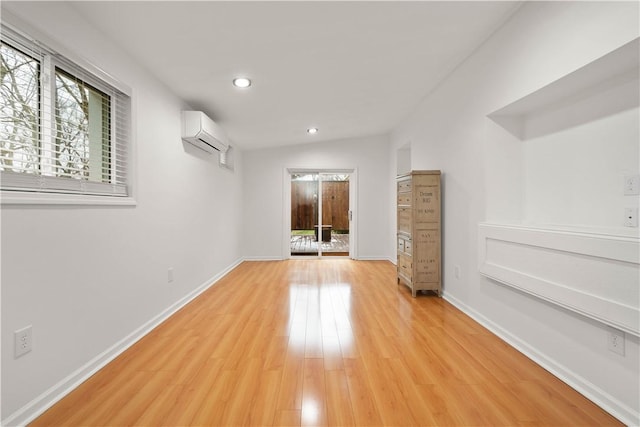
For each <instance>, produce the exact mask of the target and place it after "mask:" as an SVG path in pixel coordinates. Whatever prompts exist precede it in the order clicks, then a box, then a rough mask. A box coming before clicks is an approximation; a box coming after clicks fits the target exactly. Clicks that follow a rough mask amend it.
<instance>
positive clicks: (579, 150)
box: [389, 2, 640, 425]
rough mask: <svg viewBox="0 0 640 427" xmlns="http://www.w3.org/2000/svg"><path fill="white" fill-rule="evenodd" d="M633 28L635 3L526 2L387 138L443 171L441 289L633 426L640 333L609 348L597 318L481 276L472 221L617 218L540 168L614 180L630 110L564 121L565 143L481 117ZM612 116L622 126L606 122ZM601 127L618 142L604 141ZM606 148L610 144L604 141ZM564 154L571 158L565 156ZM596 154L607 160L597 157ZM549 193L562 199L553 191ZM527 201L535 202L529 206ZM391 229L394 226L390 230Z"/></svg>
mask: <svg viewBox="0 0 640 427" xmlns="http://www.w3.org/2000/svg"><path fill="white" fill-rule="evenodd" d="M638 34H639V24H638V3H635V2H626V3H615V2H532V3H525V4H524V5H523V6H522V7H521V8H520V9H519V10H518V12H516V14H515V15H514V16H513V17H512V18H511V19H510V20H509V21H508V22H507V23H506V24H505V26H504V27H502V28H501V29H500V30H498V31H497V32H496V33H495V34H494V35H493V36H492V37H491V38H490V39H489V40H488V41H487V42H485V43H484V45H483V46H481V48H480V49H479V50H477V51H476V52H475V53H474V54H473V55H472V56H470V57H469V58H468V59H467V60H466V61H465V62H464V63H463V64H462V65H461V66H460V67H459V68H458V69H457V70H456V71H455V72H454V73H452V74H451V75H450V76H449V77H448V78H447V79H446V81H445V82H443V83H442V84H441V85H440V86H439V87H438V88H437V89H436V90H435V91H434V92H433V93H432V94H431V95H430V96H429V97H428V98H427V99H426V100H425V101H424V102H423V103H422V104H421V105H420V106H419V107H418V108H417V110H416V111H415V112H414V113H413V114H412V115H411V117H409V118H408V119H407V120H406V121H405V122H404V123H403V124H401V125H400V126H399V127H398V128H397V129H396V130H395V131H394V132H393V133H392V135H391V147H390V157H392V159H394V161H395V153H396V150H397V149H398V148H399V147H401V146H403V145H405V144H406V143H408V142H410V143H411V157H412V158H411V164H412V168H413V169H442V171H443V211H444V214H443V218H444V224H443V226H444V232H443V237H444V244H443V250H444V257H443V258H444V264H443V277H444V292H445V297H446V298H448V299H449V300H451V301H453V302H455V303H456V304H458V305H459V306H460V307H462V308H463V309H465V311H467V312H468V313H470V314H472V315H474V316H475V317H476V318H477V319H479V320H481V321H483V322H484V323H485V324H486V325H488V326H490V327H492V328H493V329H494V330H495V331H496V332H499V333H500V334H501V335H502V336H503V337H505V338H508V339H509V340H510V341H511V342H512V343H513V344H515V345H517V346H518V347H519V348H520V349H522V350H524V351H526V352H527V353H528V354H529V355H530V356H532V357H535V358H536V360H538V361H540V362H541V363H543V364H544V365H545V366H546V367H548V368H550V369H552V370H553V371H554V372H555V373H556V374H558V375H559V376H561V377H563V378H565V379H566V380H567V381H569V382H571V383H572V384H574V385H575V386H577V387H580V389H581V390H582V391H583V392H585V393H588V394H589V395H590V396H591V397H592V398H594V399H597V400H598V401H599V403H600V404H601V405H603V406H605V407H606V408H607V409H609V410H610V411H612V412H614V413H615V414H616V415H617V416H619V417H621V418H622V419H624V420H625V421H626V422H628V423H631V424H634V425H636V424H638V423H639V422H640V420H639V419H638V411H639V410H640V407H639V401H640V392H639V389H640V385H639V378H640V372H639V358H638V350H639V346H638V338H637V337H634V336H630V335H627V336H626V355H625V356H619V355H617V354H615V353H612V352H610V351H608V349H607V332H608V329H607V327H605V326H604V325H602V324H600V323H598V322H596V321H593V320H589V319H586V318H584V317H582V316H581V315H579V314H575V313H572V312H569V311H565V310H564V309H561V308H558V307H557V306H554V305H552V304H549V303H545V302H543V301H542V300H539V299H536V298H535V297H531V296H528V295H527V294H523V293H520V292H518V291H515V290H513V289H511V288H508V287H505V286H502V285H500V284H498V283H497V282H493V281H491V280H489V279H485V278H482V277H481V276H480V275H479V274H478V271H477V263H478V250H477V247H478V243H477V238H478V237H477V236H478V233H477V224H478V223H479V222H481V221H486V220H493V221H506V220H524V219H529V220H531V219H535V220H545V221H553V222H556V221H558V222H559V221H562V222H565V223H566V224H569V225H571V224H574V223H575V224H577V223H581V224H585V223H586V224H587V225H602V224H607V225H611V224H610V223H611V221H617V220H618V218H617V210H615V209H617V208H614V210H615V212H614V213H611V211H610V209H609V208H607V207H605V208H602V209H596V210H592V211H591V212H590V213H589V212H583V210H584V207H585V206H584V203H587V204H590V203H593V201H594V195H593V194H591V195H589V196H588V197H589V198H588V199H587V200H586V201H584V200H582V199H581V198H582V197H585V194H586V193H587V192H588V191H587V190H585V189H579V190H575V191H574V190H572V183H571V181H570V180H562V182H561V183H560V185H559V186H557V187H552V188H550V193H541V190H540V189H541V188H542V187H546V188H549V186H552V183H553V181H554V180H553V179H552V178H545V179H546V181H544V180H542V178H541V177H540V173H541V171H542V170H545V168H548V169H549V170H548V172H553V173H559V172H560V171H561V170H562V169H563V168H565V169H566V168H567V167H568V168H569V169H570V173H571V174H582V173H585V172H587V170H585V169H588V171H589V172H591V173H592V174H595V175H591V176H589V178H588V179H587V182H586V183H587V185H591V184H592V183H593V181H594V180H595V181H598V179H604V180H606V181H607V182H610V181H611V180H616V179H618V178H619V176H620V173H621V171H623V170H625V169H634V168H635V169H636V170H637V167H638V147H637V144H638V139H637V126H638V118H637V110H635V111H630V112H627V113H622V114H621V115H618V116H616V117H612V118H610V119H607V120H606V121H604V122H599V123H590V124H586V125H584V126H586V127H581V128H579V129H575V130H572V132H576V133H574V134H572V136H571V137H570V138H569V140H570V143H569V146H567V145H565V146H563V147H562V148H559V147H558V144H561V143H562V142H564V141H558V138H559V136H558V135H554V136H549V137H547V138H544V139H541V140H538V141H527V142H524V143H523V142H522V141H520V140H518V139H517V138H515V137H506V136H505V134H506V131H505V130H504V129H502V128H500V127H499V126H498V125H497V124H496V123H494V122H493V121H492V120H490V119H488V118H487V117H486V116H487V115H488V114H490V113H491V112H493V111H495V110H497V109H499V108H501V107H503V106H505V105H508V104H510V103H511V102H513V101H515V100H517V99H519V98H521V97H523V96H525V95H527V94H529V93H531V92H534V91H535V90H537V89H539V88H541V87H543V86H545V85H547V84H549V83H551V82H553V81H555V80H556V79H558V78H560V77H563V76H565V75H566V74H568V73H570V72H572V71H574V70H576V69H578V68H579V67H582V66H584V65H586V64H588V63H589V62H591V61H593V60H595V59H597V58H599V57H601V56H603V55H605V54H607V53H608V52H610V51H612V50H614V49H616V48H618V47H620V46H622V45H623V44H625V43H627V42H629V41H631V40H632V39H634V38H635V37H637V36H638ZM617 125H623V126H624V130H622V131H619V130H616V126H617ZM633 126H635V133H634V131H633ZM596 132H597V133H596ZM580 133H587V134H589V135H590V136H589V137H588V138H587V139H585V140H584V141H583V144H579V143H578V139H579V137H580ZM605 135H608V136H611V135H615V136H616V137H618V136H622V138H624V141H605V140H603V139H602V138H603V137H604V136H605ZM634 135H635V136H634ZM583 136H584V135H583ZM560 137H561V136H560ZM565 139H566V136H565ZM630 141H631V142H630ZM535 142H539V143H540V144H539V145H534V143H535ZM614 147H615V149H616V150H618V152H616V153H612V152H611V151H610V150H614ZM571 150H573V151H574V152H575V155H574V157H571V156H570V155H569V152H570V151H571ZM555 156H560V157H558V158H559V159H561V160H563V161H561V162H557V161H556V160H554V159H556V157H555ZM570 159H574V160H576V161H577V160H578V159H579V160H580V162H575V163H571V164H569V166H566V163H565V162H564V161H567V160H570ZM603 162H604V163H606V166H605V167H600V168H597V169H596V168H595V165H597V164H602V163H603ZM527 171H528V172H527ZM621 186H622V183H621V182H620V186H619V187H616V188H614V190H611V187H609V188H608V189H607V190H602V189H598V194H597V196H601V195H602V194H603V191H622V187H621ZM558 192H561V193H562V194H565V198H564V199H562V200H560V199H561V197H560V196H558V194H557V193H558ZM527 197H530V199H527ZM612 197H613V196H612ZM595 198H597V197H595ZM569 199H573V201H571V200H569ZM611 200H612V198H611V197H609V198H607V199H606V201H605V203H609V202H610V201H611ZM537 202H539V203H544V205H543V207H540V205H536V206H533V205H535V204H536V203H537ZM551 202H554V203H556V202H557V203H562V205H561V206H560V209H559V210H556V208H555V207H552V209H551V210H553V211H554V212H555V214H554V215H553V218H549V217H546V218H542V217H543V216H544V215H547V216H548V215H551V214H550V213H549V211H546V210H545V209H544V207H545V206H549V205H548V204H549V203H551ZM615 203H619V200H618V199H616V201H615ZM569 204H573V205H572V208H571V209H573V212H574V213H572V212H571V211H569V210H568V209H567V206H568V205H569ZM579 209H581V210H582V211H580V215H579V216H577V214H575V210H579ZM613 217H615V218H614V219H612V218H613ZM392 221H393V219H392ZM392 234H393V229H391V230H390V231H389V236H390V239H391V236H392ZM454 266H460V267H461V271H462V275H461V277H460V279H456V278H455V277H454V275H453V269H454Z"/></svg>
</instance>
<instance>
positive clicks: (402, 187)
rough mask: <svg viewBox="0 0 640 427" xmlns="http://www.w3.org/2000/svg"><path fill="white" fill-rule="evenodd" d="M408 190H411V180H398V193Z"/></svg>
mask: <svg viewBox="0 0 640 427" xmlns="http://www.w3.org/2000/svg"><path fill="white" fill-rule="evenodd" d="M407 191H411V180H410V179H405V180H402V181H398V193H404V192H407Z"/></svg>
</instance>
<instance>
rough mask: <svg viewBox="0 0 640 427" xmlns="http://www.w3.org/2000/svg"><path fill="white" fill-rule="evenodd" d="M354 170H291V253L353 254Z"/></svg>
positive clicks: (315, 254)
mask: <svg viewBox="0 0 640 427" xmlns="http://www.w3.org/2000/svg"><path fill="white" fill-rule="evenodd" d="M350 178H351V174H350V173H339V172H338V173H337V172H319V171H312V172H309V171H303V172H291V227H290V254H291V256H301V257H305V256H314V257H321V256H349V255H350V246H351V245H350V242H351V234H352V233H351V231H352V230H351V216H352V215H351V210H350V200H351V198H350V184H351V179H350Z"/></svg>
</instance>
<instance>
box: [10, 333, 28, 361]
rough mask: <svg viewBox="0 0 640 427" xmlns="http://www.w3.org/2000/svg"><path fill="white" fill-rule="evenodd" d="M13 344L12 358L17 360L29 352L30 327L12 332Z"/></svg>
mask: <svg viewBox="0 0 640 427" xmlns="http://www.w3.org/2000/svg"><path fill="white" fill-rule="evenodd" d="M13 337H14V342H15V352H14V357H15V358H16V359H17V358H18V357H20V356H22V355H23V354H25V353H29V352H30V351H31V343H32V339H31V325H29V326H27V327H25V328H22V329H19V330H17V331H14V332H13Z"/></svg>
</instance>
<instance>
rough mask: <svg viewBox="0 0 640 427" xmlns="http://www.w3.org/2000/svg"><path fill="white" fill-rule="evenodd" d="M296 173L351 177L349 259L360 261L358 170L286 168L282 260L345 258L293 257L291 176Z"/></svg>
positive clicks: (283, 180)
mask: <svg viewBox="0 0 640 427" xmlns="http://www.w3.org/2000/svg"><path fill="white" fill-rule="evenodd" d="M294 173H317V174H345V175H349V258H350V259H358V245H357V242H358V239H357V230H358V221H357V219H358V215H357V209H356V207H357V206H358V194H357V192H358V185H357V184H358V169H357V168H352V169H351V168H347V169H316V168H284V171H283V174H282V175H283V177H282V178H283V179H282V182H283V188H282V190H283V191H282V194H283V197H282V199H283V207H282V213H283V215H282V217H283V224H282V230H283V233H282V236H283V238H282V258H283V259H291V258H294V259H296V258H297V259H318V258H344V257H343V256H340V257H338V256H334V257H332V256H330V255H323V256H322V257H320V256H319V255H318V256H315V257H314V256H295V255H294V256H292V255H291V175H292V174H294ZM321 212H322V211H320V213H321Z"/></svg>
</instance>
